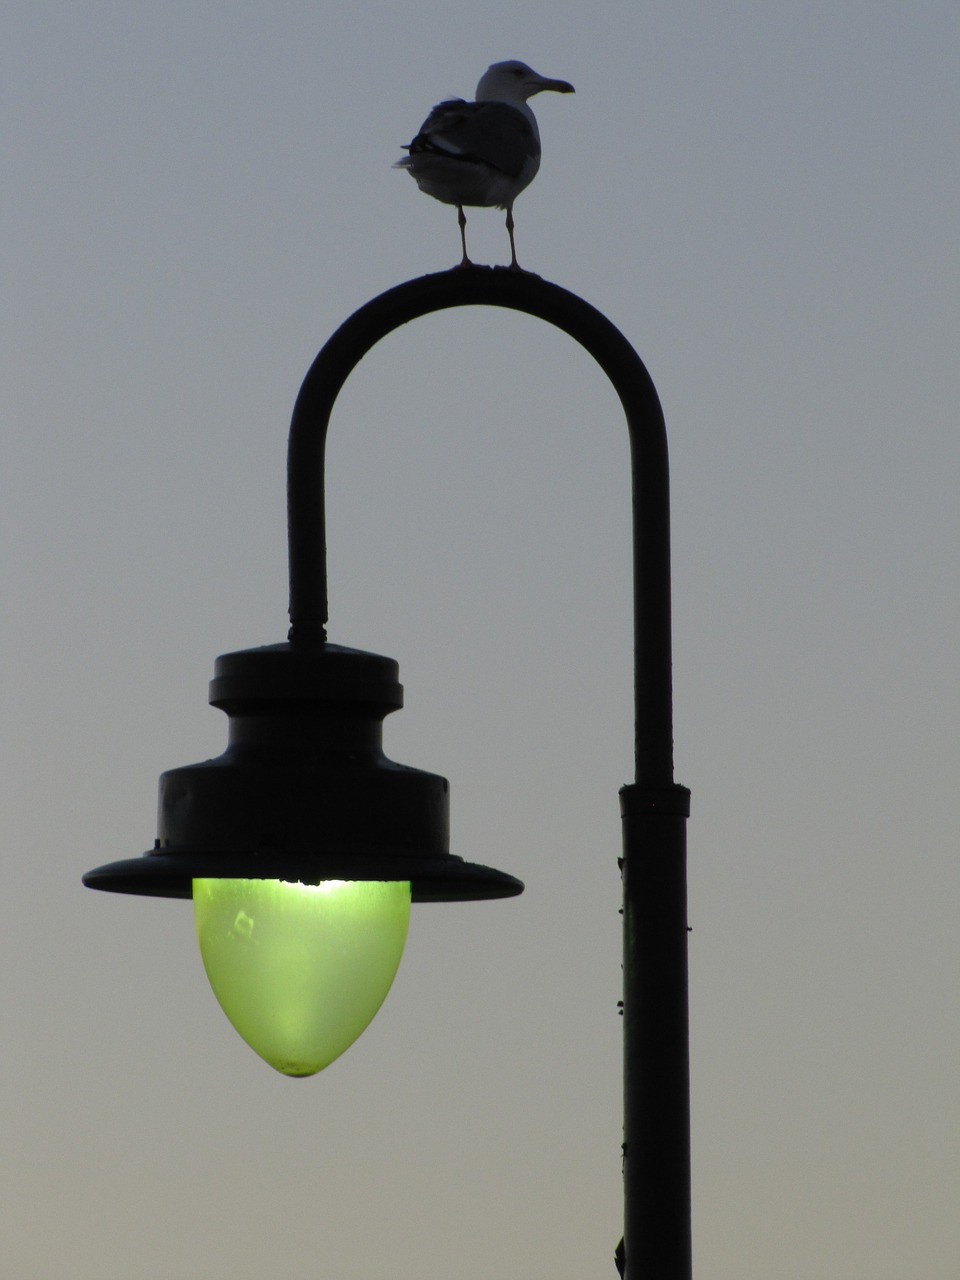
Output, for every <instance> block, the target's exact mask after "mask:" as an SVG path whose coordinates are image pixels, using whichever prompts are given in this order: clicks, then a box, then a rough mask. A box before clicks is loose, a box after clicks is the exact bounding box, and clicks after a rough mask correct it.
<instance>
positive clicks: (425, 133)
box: [394, 61, 574, 271]
mask: <svg viewBox="0 0 960 1280" xmlns="http://www.w3.org/2000/svg"><path fill="white" fill-rule="evenodd" d="M545 89H550V90H552V91H553V92H554V93H573V92H574V88H573V85H572V84H570V83H569V82H568V81H567V80H549V79H547V78H546V76H541V75H538V74H537V72H536V71H533V70H532V69H531V68H530V67H528V66H527V64H526V63H525V62H517V61H512V62H495V63H494V64H493V65H492V66H491V67H489V68H488V69H487V70H486V71H485V72H484V73H483V75H482V76H481V77H480V83H479V84H478V85H477V96H476V101H475V102H466V101H464V99H463V98H450V99H447V100H446V101H444V102H441V103H439V104H438V105H437V106H435V107H434V108H433V110H432V111H431V112H430V114H429V115H428V116H427V118H426V120H424V122H423V124H422V125H421V126H420V131H419V133H418V134H417V136H416V137H415V138H414V140H413V141H412V142H411V143H410V144H409V146H406V147H404V148H402V149H403V150H404V151H407V152H408V153H409V154H408V155H405V156H404V157H403V159H402V160H398V161H397V162H396V164H395V165H394V168H396V169H406V170H407V172H408V173H409V174H410V175H411V177H413V178H414V179H415V181H416V184H417V186H418V187H419V188H420V190H421V191H424V192H426V194H427V195H428V196H433V198H434V199H435V200H440V201H442V202H443V203H444V204H454V205H456V206H457V222H458V224H459V226H460V244H461V247H462V249H463V259H462V261H461V262H460V264H459V265H460V266H461V267H470V266H472V265H473V263H472V262H471V261H470V259H469V258H468V257H467V233H466V229H467V219H466V215H465V214H464V212H463V210H464V206H465V205H467V206H470V207H486V208H491V207H496V208H498V209H506V211H507V223H506V225H507V235H508V236H509V237H510V266H511V268H512V269H513V270H514V271H520V270H521V267H520V264H519V262H518V261H517V246H516V242H515V240H514V236H513V231H514V222H513V202H514V200H516V198H517V196H518V195H519V194H520V192H521V191H523V190H524V188H525V187H528V186H529V185H530V183H531V182H532V181H533V179H534V178H535V177H536V174H537V170H538V169H539V168H540V130H539V129H538V128H537V119H536V116H535V115H534V114H533V112H532V111H531V109H530V107H529V106H528V104H527V99H528V98H532V97H533V95H534V94H535V93H542V92H543V91H544V90H545Z"/></svg>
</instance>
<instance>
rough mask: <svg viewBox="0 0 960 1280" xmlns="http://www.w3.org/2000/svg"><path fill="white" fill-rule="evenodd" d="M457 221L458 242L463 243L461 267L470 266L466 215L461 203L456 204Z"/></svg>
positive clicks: (471, 264)
mask: <svg viewBox="0 0 960 1280" xmlns="http://www.w3.org/2000/svg"><path fill="white" fill-rule="evenodd" d="M457 223H458V224H459V226H460V243H461V244H462V245H463V261H462V262H461V263H460V265H461V267H472V266H473V263H472V262H471V261H470V259H469V258H468V257H467V215H466V214H465V213H464V212H463V205H462V204H458V205H457Z"/></svg>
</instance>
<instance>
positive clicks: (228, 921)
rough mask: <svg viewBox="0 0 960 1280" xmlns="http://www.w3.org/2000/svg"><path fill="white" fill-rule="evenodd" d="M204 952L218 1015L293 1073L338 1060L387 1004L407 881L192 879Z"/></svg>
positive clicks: (401, 937) (406, 914)
mask: <svg viewBox="0 0 960 1280" xmlns="http://www.w3.org/2000/svg"><path fill="white" fill-rule="evenodd" d="M193 911H194V922H195V925H196V930H197V938H198V940H199V943H200V954H201V955H202V957H203V964H204V968H205V969H206V971H207V977H208V978H209V979H210V985H211V986H212V987H213V990H214V993H215V994H216V997H217V999H218V1000H219V1001H220V1005H221V1008H222V1009H223V1011H224V1013H225V1014H226V1015H227V1017H228V1018H229V1019H230V1021H231V1022H232V1023H233V1025H234V1027H235V1028H236V1029H237V1031H238V1032H239V1033H240V1035H241V1036H243V1038H244V1040H246V1042H247V1044H249V1045H250V1047H251V1048H252V1049H254V1050H256V1052H257V1053H258V1054H259V1055H260V1057H261V1058H264V1059H265V1060H266V1061H267V1062H269V1063H270V1065H271V1066H272V1067H276V1069H277V1070H278V1071H282V1072H283V1073H284V1074H285V1075H288V1076H311V1075H314V1074H315V1073H316V1072H317V1071H321V1070H322V1069H323V1068H324V1067H326V1066H328V1065H329V1064H330V1063H331V1062H333V1060H334V1059H335V1058H339V1056H340V1054H341V1053H343V1051H344V1050H345V1049H348V1048H349V1047H350V1045H352V1044H353V1042H354V1040H356V1039H357V1037H358V1036H359V1035H360V1034H361V1033H362V1032H363V1031H364V1030H365V1029H366V1028H367V1026H368V1025H369V1023H370V1021H371V1019H372V1018H373V1016H374V1014H375V1013H376V1012H377V1010H378V1009H379V1008H380V1006H381V1004H383V1001H384V999H385V998H386V995H387V992H388V991H389V990H390V986H391V984H392V982H393V979H394V976H395V975H396V972H397V969H398V967H399V965H400V957H401V955H402V954H403V945H404V943H405V941H406V938H407V925H408V923H409V920H410V885H409V882H406V881H390V880H387V881H384V880H357V881H346V880H325V881H323V882H322V883H321V884H318V885H307V884H292V883H289V882H287V881H283V880H219V879H217V880H214V879H207V880H194V882H193Z"/></svg>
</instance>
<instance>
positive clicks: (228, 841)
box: [84, 268, 691, 1280]
mask: <svg viewBox="0 0 960 1280" xmlns="http://www.w3.org/2000/svg"><path fill="white" fill-rule="evenodd" d="M468 305H489V306H499V307H507V308H510V309H513V310H516V311H521V312H525V313H527V314H529V315H533V316H536V317H538V318H539V319H542V320H545V321H547V322H549V323H550V324H553V325H555V326H556V327H558V328H560V329H562V330H564V331H565V332H566V333H568V334H569V335H570V336H571V337H572V338H574V339H575V340H576V341H577V342H579V343H580V345H581V346H582V347H584V348H585V350H587V351H588V352H589V353H590V355H592V356H593V358H594V359H595V360H596V361H597V363H598V364H599V365H600V366H601V368H602V369H603V371H604V372H605V373H606V375H607V377H608V378H609V379H610V382H611V383H612V384H613V387H614V389H615V390H616V392H617V394H618V396H619V398H620V401H621V404H622V406H623V410H624V414H625V417H626V422H627V428H628V432H629V436H630V459H631V476H632V486H633V598H634V698H635V770H636V772H635V778H634V781H633V783H631V784H630V785H628V786H624V787H623V788H621V791H620V806H621V813H622V818H623V850H622V858H621V860H620V866H621V871H622V877H623V1042H624V1071H623V1083H624V1129H623V1175H624V1241H623V1245H622V1248H621V1249H619V1250H618V1266H619V1267H620V1269H621V1272H622V1273H623V1274H624V1275H625V1276H626V1277H627V1280H689V1277H690V1275H691V1246H690V1121H689V1115H690V1107H689V1035H688V1017H687V914H686V818H687V815H688V813H689V798H690V793H689V792H688V791H687V789H686V788H685V787H682V786H679V785H677V784H676V783H675V782H674V779H673V709H672V706H673V704H672V680H671V634H670V520H669V482H668V467H667V447H666V434H665V430H664V424H663V416H662V413H661V410H660V404H659V401H658V398H657V394H656V391H655V389H654V387H653V383H652V382H651V380H650V378H649V375H648V374H647V371H646V369H645V367H644V365H643V363H642V361H641V360H640V358H639V356H638V355H637V354H636V352H635V351H634V349H633V347H632V346H631V345H630V344H629V343H628V342H627V340H626V339H625V338H624V337H623V335H622V334H621V333H620V331H619V330H618V329H617V328H615V326H614V325H613V324H611V322H610V321H609V320H608V319H607V318H606V317H605V316H604V315H602V314H601V313H600V312H599V311H597V310H596V309H595V308H593V307H591V306H590V305H589V304H588V303H586V302H584V301H583V300H582V299H581V298H578V297H576V296H575V295H574V294H571V293H569V292H567V291H566V290H564V289H561V288H559V287H558V286H557V285H554V284H550V283H547V282H545V281H543V280H541V279H539V277H536V276H532V275H528V274H526V273H518V272H512V271H506V270H492V269H489V268H471V269H468V270H462V269H457V270H453V271H448V272H442V273H440V274H437V275H432V276H425V277H422V278H421V279H417V280H412V281H409V282H408V283H406V284H402V285H399V286H397V287H396V288H394V289H390V290H388V291H387V292H386V293H383V294H381V295H380V296H379V297H377V298H374V299H373V300H372V301H370V302H369V303H367V304H366V305H365V306H363V307H361V308H360V310H359V311H357V312H356V313H355V314H354V315H352V316H351V317H350V318H349V319H348V320H347V321H346V322H345V323H344V324H343V325H342V326H341V327H340V328H339V329H338V330H337V331H336V333H334V334H333V336H332V337H331V338H330V340H329V341H328V342H327V343H326V345H325V346H324V347H323V349H322V350H321V351H320V353H319V355H318V356H317V358H316V360H315V361H314V363H313V365H312V366H311V368H310V370H309V372H308V373H307V376H306V378H305V380H304V383H303V386H302V387H301V389H300V394H299V396H298V397H297V402H296V406H295V408H294V413H293V420H292V423H291V429H290V440H289V450H288V521H289V553H290V631H289V635H288V640H287V642H286V643H285V644H277V645H271V646H267V647H266V648H261V649H253V650H245V651H242V652H239V653H233V654H226V655H224V656H222V657H220V658H218V659H217V662H216V666H215V673H214V679H213V681H212V682H211V686H210V701H211V703H213V705H215V706H218V707H220V708H222V709H223V710H224V711H225V712H226V713H227V715H228V717H229V720H230V732H229V743H228V747H227V750H226V751H225V752H224V754H223V755H222V756H220V757H218V758H217V759H216V760H212V761H207V762H205V763H203V764H198V765H189V766H186V767H184V768H181V769H174V770H171V771H169V772H168V773H166V774H164V775H163V776H162V777H161V780H160V802H159V818H158V834H157V841H156V844H155V847H154V849H153V850H151V851H149V852H148V853H147V854H145V855H144V856H143V857H140V858H133V859H128V860H126V861H122V862H116V863H112V864H109V865H108V866H104V867H99V868H97V869H96V870H94V871H91V872H89V873H88V874H87V875H86V876H84V883H85V884H87V885H88V886H90V887H91V888H98V889H107V890H112V891H114V892H121V893H139V894H153V895H160V896H167V897H190V896H191V895H194V896H195V898H196V897H197V896H198V895H197V894H196V893H195V889H197V886H198V885H203V886H208V885H210V884H211V883H212V884H213V885H214V887H215V886H216V884H217V883H219V882H228V883H230V882H234V883H242V884H253V885H256V884H259V883H267V882H269V883H277V882H279V883H280V884H281V885H282V884H290V885H301V886H321V887H322V886H325V885H330V884H331V882H338V881H343V882H347V883H358V882H360V883H362V882H375V883H377V884H398V883H399V884H407V883H408V884H409V886H410V897H411V898H412V900H413V901H452V900H467V899H480V898H494V897H505V896H509V895H512V894H516V893H519V892H521V890H522V888H523V886H522V885H521V884H520V882H519V881H518V880H516V879H514V878H513V877H512V876H509V875H507V874H506V873H504V872H501V871H496V870H493V869H491V868H488V867H482V866H478V865H476V864H473V863H467V862H464V861H463V860H462V859H460V858H457V857H455V856H454V855H452V854H451V853H450V852H449V849H448V819H447V784H446V781H445V780H444V779H443V778H438V777H436V776H435V775H433V774H428V773H424V772H422V771H420V770H415V769H409V768H406V767H404V766H399V765H395V764H393V763H392V762H390V761H388V760H386V758H385V757H384V756H383V753H382V751H381V749H380V743H381V722H382V720H383V718H384V716H385V715H386V714H388V713H389V712H390V711H393V710H395V709H397V708H398V707H399V706H400V705H401V703H402V690H401V687H400V685H399V683H398V679H397V676H398V671H397V665H396V663H394V662H393V661H392V660H391V659H389V658H383V657H380V656H379V655H375V654H368V653H362V652H360V651H358V650H353V649H346V648H343V647H341V646H339V645H334V644H330V643H329V642H328V641H327V636H326V624H327V583H326V551H325V524H324V502H323V498H324V444H325V439H326V430H327V425H328V422H329V419H330V415H331V412H332V409H333V406H334V402H335V401H336V398H337V396H338V394H339V392H340V390H341V388H342V387H343V384H344V383H345V381H346V379H347V377H348V376H349V374H350V373H351V371H352V370H353V369H354V368H355V366H356V365H357V364H358V363H359V362H360V360H362V359H363V357H364V355H366V353H367V352H368V351H369V350H370V348H371V347H373V346H374V344H375V343H377V342H378V341H379V340H380V339H381V338H383V337H385V336H386V335H387V334H389V333H390V332H392V331H393V330H394V329H396V328H398V327H399V326H401V325H403V324H405V323H407V322H409V321H411V320H414V319H417V318H419V317H420V316H424V315H427V314H429V313H431V312H434V311H440V310H444V309H447V308H451V307H459V306H468ZM197 909H198V910H199V908H197ZM389 910H390V911H393V910H394V908H393V907H390V908H389ZM232 911H233V907H232V906H231V907H230V912H232ZM243 917H244V913H243V911H240V912H239V914H238V915H237V916H236V921H241V919H242V918H243ZM281 918H282V917H281ZM198 921H199V916H198ZM198 927H199V924H198ZM394 927H395V928H399V926H394ZM378 929H379V926H377V925H376V924H375V925H374V927H373V932H374V934H377V933H378ZM403 930H404V931H405V921H404V923H403ZM240 931H241V932H242V929H241V930H240ZM201 944H203V935H202V934H201ZM400 945H401V947H402V937H401V939H400ZM397 959H399V956H397ZM205 960H206V954H205ZM391 963H392V962H391ZM394 968H395V964H394ZM208 971H209V965H208ZM391 977H392V971H391V972H390V973H389V974H388V976H387V978H386V987H389V981H390V978H391ZM211 980H213V979H212V975H211ZM215 985H216V984H215ZM241 985H243V984H242V983H241ZM386 987H385V988H384V990H383V992H382V994H380V995H379V997H377V999H375V1000H374V1001H373V1005H374V1007H373V1012H375V1011H376V1007H377V1004H378V1003H379V999H382V996H383V994H385V991H386ZM219 994H220V992H219V991H218V995H219ZM242 994H243V993H241V995H242ZM225 1007H226V1005H225ZM229 1012H230V1011H229V1009H228V1013H229ZM231 1016H232V1015H231ZM370 1016H372V1013H371V1014H370ZM368 1020H369V1019H368ZM363 1025H366V1023H365V1022H364V1023H363ZM362 1029H363V1027H362V1026H361V1027H360V1030H362ZM357 1034H359V1032H358V1033H357ZM264 1056H267V1055H266V1054H265V1055H264ZM281 1069H286V1068H284V1067H281ZM312 1069H314V1070H316V1069H317V1068H316V1067H313V1068H312ZM305 1073H306V1072H305V1071H296V1070H294V1071H292V1072H291V1074H305Z"/></svg>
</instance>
